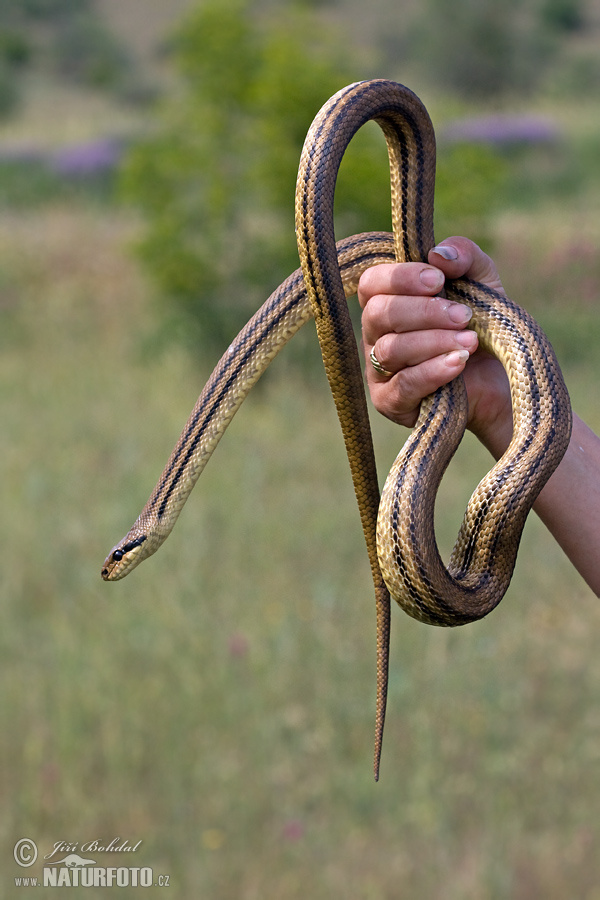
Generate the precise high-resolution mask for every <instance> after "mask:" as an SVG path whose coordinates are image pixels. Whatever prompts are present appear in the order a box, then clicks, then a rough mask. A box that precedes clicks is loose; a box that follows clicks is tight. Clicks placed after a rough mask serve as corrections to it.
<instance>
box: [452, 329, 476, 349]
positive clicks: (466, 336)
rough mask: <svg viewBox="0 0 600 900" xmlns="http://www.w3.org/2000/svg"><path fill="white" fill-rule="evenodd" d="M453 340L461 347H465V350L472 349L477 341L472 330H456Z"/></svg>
mask: <svg viewBox="0 0 600 900" xmlns="http://www.w3.org/2000/svg"><path fill="white" fill-rule="evenodd" d="M454 340H455V341H456V343H457V344H460V345H461V347H465V348H466V349H467V350H474V349H475V345H476V343H477V336H476V334H475V332H474V331H469V330H467V331H456V332H455V333H454Z"/></svg>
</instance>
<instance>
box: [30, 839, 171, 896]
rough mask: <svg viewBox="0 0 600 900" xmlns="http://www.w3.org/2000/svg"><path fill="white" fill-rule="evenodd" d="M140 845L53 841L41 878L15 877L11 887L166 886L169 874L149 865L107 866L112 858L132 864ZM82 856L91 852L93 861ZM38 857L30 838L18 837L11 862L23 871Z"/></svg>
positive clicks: (45, 859)
mask: <svg viewBox="0 0 600 900" xmlns="http://www.w3.org/2000/svg"><path fill="white" fill-rule="evenodd" d="M141 844H142V841H141V840H138V841H137V842H135V843H132V842H130V841H128V840H123V839H122V838H114V839H113V840H111V841H103V840H100V839H95V840H91V841H56V842H55V843H54V846H53V847H52V849H50V850H49V852H47V853H46V854H45V855H44V857H43V860H41V862H42V863H43V870H42V873H41V876H39V875H37V876H36V875H31V874H30V873H29V872H28V873H27V876H24V875H19V876H15V879H14V882H15V887H38V886H39V887H42V886H43V887H58V888H66V887H153V886H155V887H167V886H168V885H169V883H170V877H169V875H155V874H154V871H153V869H152V868H151V867H150V866H140V865H130V866H127V865H114V864H113V865H111V860H114V859H115V856H116V857H117V858H119V859H120V860H121V861H122V862H125V859H127V858H129V860H131V861H132V862H133V858H132V856H131V854H134V853H135V852H136V851H137V850H138V849H139V847H140V846H141ZM82 853H93V854H94V859H91V858H90V857H89V856H87V855H86V856H82V855H80V854H82ZM65 854H66V855H65ZM103 854H106V855H107V856H106V863H105V864H104V865H102V863H100V864H99V863H98V857H99V856H102V855H103ZM123 854H125V856H123ZM38 855H39V854H38V847H37V844H36V843H35V841H32V840H31V839H30V838H21V839H20V840H18V841H17V842H16V844H15V846H14V848H13V856H14V859H15V862H16V863H17V864H18V865H19V866H21V867H22V868H25V869H29V868H30V866H33V864H34V863H35V862H36V860H37V859H38ZM103 862H104V861H103Z"/></svg>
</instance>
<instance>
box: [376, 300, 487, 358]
mask: <svg viewBox="0 0 600 900" xmlns="http://www.w3.org/2000/svg"><path fill="white" fill-rule="evenodd" d="M471 315H472V314H471V310H470V309H469V307H468V306H465V305H464V304H462V303H455V302H453V301H451V300H446V299H445V298H443V297H407V296H396V295H386V294H376V295H375V296H374V297H371V299H370V300H369V302H368V303H367V305H366V306H365V309H364V312H363V315H362V329H363V337H364V340H365V343H367V344H369V345H370V346H372V345H373V344H374V343H375V342H376V341H377V340H378V339H379V338H380V337H381V336H382V335H384V334H388V333H398V334H399V333H403V332H411V331H425V330H427V329H430V328H433V329H435V328H447V329H451V330H457V329H462V328H464V327H465V325H466V324H467V323H468V322H469V320H470V319H471Z"/></svg>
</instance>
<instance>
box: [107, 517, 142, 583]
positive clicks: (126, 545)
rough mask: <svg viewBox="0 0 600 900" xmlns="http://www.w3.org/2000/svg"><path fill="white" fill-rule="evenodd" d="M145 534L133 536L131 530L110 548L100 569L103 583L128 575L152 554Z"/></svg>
mask: <svg viewBox="0 0 600 900" xmlns="http://www.w3.org/2000/svg"><path fill="white" fill-rule="evenodd" d="M146 541H147V536H146V535H145V534H137V535H136V534H134V533H133V529H132V531H130V532H129V534H128V535H127V536H126V537H124V538H123V540H122V541H120V542H119V543H118V544H115V546H114V547H113V548H112V550H111V551H110V553H109V554H108V556H107V557H106V559H105V560H104V565H103V567H102V578H103V579H104V580H105V581H118V580H119V579H120V578H124V577H125V575H128V574H129V572H131V570H132V569H134V568H135V567H136V566H137V565H138V563H141V561H142V560H143V559H146V557H147V556H150V554H151V553H152V552H153V551H152V549H149V548H148V546H147V545H146V546H144V544H146Z"/></svg>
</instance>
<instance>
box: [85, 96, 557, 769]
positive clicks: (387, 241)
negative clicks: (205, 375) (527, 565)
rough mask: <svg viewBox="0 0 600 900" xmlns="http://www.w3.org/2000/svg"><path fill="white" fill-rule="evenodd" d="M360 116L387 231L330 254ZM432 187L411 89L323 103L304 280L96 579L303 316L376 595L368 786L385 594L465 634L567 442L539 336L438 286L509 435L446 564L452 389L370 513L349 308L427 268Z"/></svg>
mask: <svg viewBox="0 0 600 900" xmlns="http://www.w3.org/2000/svg"><path fill="white" fill-rule="evenodd" d="M370 120H375V121H376V122H377V123H378V124H379V125H380V126H381V128H382V130H383V132H384V135H385V138H386V142H387V146H388V151H389V157H390V175H391V192H392V226H393V235H389V234H382V233H369V234H363V235H355V236H354V237H351V238H347V239H346V240H344V241H341V242H340V243H339V244H338V245H337V246H336V242H335V236H334V223H333V200H334V192H335V183H336V177H337V172H338V169H339V165H340V162H341V159H342V156H343V154H344V152H345V150H346V147H347V146H348V144H349V142H350V140H351V139H352V137H353V135H354V134H355V133H356V132H357V131H358V129H359V128H361V127H362V126H363V125H364V124H365V123H366V122H368V121H370ZM434 179H435V137H434V132H433V127H432V125H431V121H430V119H429V116H428V114H427V111H426V110H425V108H424V106H423V105H422V103H421V101H420V100H419V99H418V98H417V97H416V96H415V95H414V94H413V93H412V92H411V91H409V90H408V89H407V88H405V87H403V86H402V85H399V84H396V83H395V82H390V81H384V80H374V81H367V82H360V83H357V84H353V85H350V86H349V87H347V88H344V89H343V90H341V91H340V92H339V93H337V94H336V95H335V96H334V97H332V98H331V99H330V100H329V101H328V102H327V103H326V104H325V105H324V107H323V108H322V109H321V111H320V112H319V113H318V115H317V117H316V119H315V121H314V122H313V124H312V126H311V128H310V131H309V133H308V135H307V138H306V142H305V145H304V149H303V151H302V156H301V161H300V168H299V173H298V182H297V189H296V234H297V240H298V249H299V254H300V261H301V270H298V271H297V272H295V273H294V274H293V275H291V276H290V278H288V279H287V281H285V282H284V283H283V284H282V285H281V286H280V287H279V288H278V289H277V290H276V291H275V292H274V293H273V294H272V295H271V297H269V299H268V300H267V301H266V302H265V304H264V305H263V306H262V307H261V308H260V309H259V311H258V312H257V313H256V315H255V316H254V317H253V318H252V319H251V320H250V321H249V322H248V324H247V325H246V326H245V328H244V329H243V330H242V331H241V332H240V334H239V335H238V336H237V337H236V338H235V340H234V341H233V343H232V344H231V346H230V347H229V349H228V350H227V351H226V352H225V354H224V355H223V357H222V358H221V360H220V362H219V363H218V364H217V366H216V368H215V370H214V372H213V373H212V375H211V377H210V379H209V381H208V382H207V384H206V386H205V388H204V390H203V391H202V394H201V395H200V398H199V399H198V402H197V404H196V406H195V407H194V409H193V411H192V413H191V415H190V418H189V420H188V422H187V424H186V426H185V428H184V430H183V432H182V434H181V436H180V438H179V440H178V442H177V445H176V446H175V449H174V450H173V453H172V455H171V457H170V459H169V461H168V463H167V465H166V467H165V469H164V471H163V474H162V475H161V477H160V479H159V482H158V484H157V485H156V487H155V489H154V491H153V492H152V494H151V496H150V499H149V500H148V502H147V504H146V506H145V507H144V509H143V510H142V512H141V513H140V515H139V517H138V519H137V520H136V522H135V524H134V525H133V527H132V528H131V529H130V531H129V532H128V534H127V535H126V536H125V538H123V540H122V541H120V542H119V543H118V544H117V545H116V546H115V547H114V548H113V549H112V550H111V552H110V553H109V555H108V557H107V558H106V560H105V563H104V566H103V569H102V577H103V578H104V579H105V580H107V581H114V580H116V579H119V578H123V576H125V575H127V574H128V573H129V572H130V571H131V570H132V569H133V568H134V567H135V566H137V565H138V564H139V563H140V562H141V561H142V560H144V559H146V558H147V557H148V556H150V555H151V554H152V553H154V552H155V551H156V550H157V549H158V547H160V545H161V544H162V542H163V541H164V540H165V538H166V537H167V535H168V534H169V533H170V531H171V529H172V528H173V525H174V524H175V521H176V519H177V517H178V515H179V513H180V511H181V508H182V506H183V504H184V503H185V501H186V500H187V497H188V496H189V494H190V491H191V490H192V488H193V486H194V484H195V483H196V481H197V479H198V477H199V475H200V473H201V472H202V469H203V468H204V466H205V465H206V463H207V461H208V459H209V458H210V456H211V455H212V453H213V451H214V449H215V447H216V445H217V443H218V441H219V440H220V438H221V437H222V435H223V433H224V431H225V429H226V428H227V426H228V424H229V422H230V421H231V419H232V417H233V415H234V414H235V412H236V410H237V409H238V408H239V407H240V405H241V403H242V402H243V400H244V398H245V397H246V395H247V394H248V392H249V391H250V389H251V388H252V386H253V385H254V384H255V383H256V381H257V380H258V379H259V378H260V376H261V374H262V373H263V372H264V371H265V369H266V368H267V366H268V365H269V363H270V362H271V360H272V359H273V358H274V357H275V356H276V354H277V353H278V352H279V351H280V350H281V349H282V347H283V346H284V345H285V344H286V343H287V341H288V340H289V339H290V338H291V337H292V336H293V335H294V334H295V333H296V331H298V329H299V328H301V327H302V325H304V324H305V323H306V322H307V321H308V320H309V319H310V318H311V317H313V318H314V319H315V322H316V326H317V334H318V337H319V342H320V345H321V351H322V355H323V361H324V364H325V370H326V373H327V377H328V379H329V384H330V387H331V391H332V394H333V397H334V401H335V404H336V407H337V411H338V416H339V420H340V424H341V426H342V432H343V435H344V440H345V443H346V449H347V454H348V459H349V462H350V468H351V472H352V479H353V483H354V488H355V492H356V497H357V501H358V507H359V512H360V517H361V522H362V527H363V531H364V535H365V540H366V544H367V550H368V554H369V560H370V564H371V571H372V575H373V581H374V585H375V594H376V608H377V711H376V739H375V776H376V778H377V777H378V773H379V761H380V755H381V743H382V736H383V725H384V718H385V705H386V696H387V673H388V650H389V630H390V594H391V596H392V597H393V598H394V599H395V600H396V601H397V602H398V603H399V604H400V605H401V606H402V607H403V608H404V609H405V610H406V612H408V613H409V615H411V616H413V617H415V618H417V619H420V620H421V621H424V622H428V623H430V624H435V625H446V626H453V625H461V624H464V623H466V622H471V621H473V620H475V619H478V618H481V617H483V616H485V615H486V614H487V613H488V612H489V611H490V610H491V609H493V608H494V607H495V606H496V605H497V604H498V603H499V602H500V600H501V599H502V597H503V596H504V593H505V592H506V589H507V588H508V585H509V583H510V579H511V576H512V572H513V569H514V565H515V561H516V555H517V550H518V546H519V541H520V538H521V533H522V530H523V526H524V524H525V519H526V517H527V514H528V512H529V510H530V509H531V506H532V505H533V503H534V501H535V499H536V497H537V496H538V494H539V492H540V490H541V489H542V487H543V486H544V484H545V483H546V481H547V480H548V478H549V477H550V475H551V474H552V472H553V471H554V469H555V468H556V466H557V465H558V463H559V462H560V460H561V459H562V456H563V455H564V452H565V450H566V448H567V445H568V442H569V437H570V431H571V406H570V402H569V397H568V393H567V390H566V387H565V385H564V381H563V378H562V375H561V372H560V368H559V366H558V363H557V361H556V357H555V355H554V352H553V350H552V347H551V345H550V343H549V341H548V339H547V338H546V336H545V335H544V333H543V332H542V330H541V329H540V327H539V325H537V323H536V322H535V321H534V320H533V319H532V318H531V316H530V315H529V314H528V313H526V312H525V311H524V310H522V309H521V308H520V307H518V306H517V305H516V304H515V303H513V302H512V301H510V300H509V299H507V298H506V297H505V296H504V295H503V294H500V293H498V292H496V291H493V290H491V289H490V288H488V287H487V286H485V285H482V284H477V283H474V282H470V281H467V280H461V281H456V282H448V283H447V285H446V294H447V296H448V297H449V298H450V299H455V300H458V301H459V302H461V303H464V304H467V305H469V306H470V307H471V309H472V311H473V318H472V320H471V323H470V327H472V328H474V330H475V331H476V332H477V334H478V337H479V342H480V346H482V347H483V348H484V349H486V350H489V351H490V352H492V353H494V355H495V356H497V357H498V359H500V360H501V362H502V363H503V365H504V367H505V369H506V372H507V375H508V379H509V382H510V386H511V396H512V406H513V421H514V433H513V438H512V441H511V444H510V447H509V448H508V450H507V452H506V453H505V454H504V456H503V457H502V459H500V460H499V462H498V463H497V464H496V465H495V466H494V467H493V468H492V469H491V471H490V472H489V473H488V474H487V475H486V476H485V477H484V478H483V479H482V481H481V482H480V484H479V485H478V487H477V488H476V489H475V492H474V493H473V496H472V497H471V500H470V501H469V504H468V506H467V510H466V512H465V517H464V520H463V524H462V526H461V529H460V532H459V536H458V539H457V542H456V545H455V547H454V550H453V553H452V556H451V559H450V563H449V565H448V566H447V567H446V566H445V565H444V564H443V562H442V560H441V558H440V555H439V552H438V549H437V545H436V540H435V534H434V529H433V508H434V502H435V495H436V492H437V488H438V486H439V482H440V480H441V477H442V475H443V472H444V470H445V468H446V466H447V464H448V462H449V460H450V458H451V457H452V455H453V453H454V451H455V449H456V447H457V446H458V444H459V442H460V440H461V437H462V435H463V433H464V429H465V425H466V418H467V398H466V391H465V388H464V384H463V380H462V377H460V378H458V379H455V381H453V382H451V384H449V385H447V386H445V387H442V388H441V389H440V390H438V391H436V393H435V394H433V395H431V396H430V397H428V398H426V399H425V400H424V401H423V402H422V404H421V410H420V415H419V419H418V421H417V424H416V426H415V428H414V430H413V432H412V434H411V436H410V437H409V439H408V441H407V443H406V444H405V446H404V447H403V449H402V450H401V451H400V454H399V455H398V457H397V459H396V461H395V463H394V466H393V467H392V470H391V472H390V474H389V475H388V478H387V481H386V483H385V487H384V489H383V493H382V497H381V501H380V496H379V485H378V480H377V471H376V466H375V457H374V452H373V445H372V439H371V429H370V425H369V417H368V411H367V403H366V396H365V388H364V382H363V376H362V366H361V362H360V358H359V353H358V348H357V343H356V338H355V336H354V332H353V329H352V325H351V322H350V317H349V313H348V306H347V300H346V298H347V297H348V296H350V295H351V294H353V293H355V291H356V287H357V284H358V279H359V278H360V275H361V274H362V272H363V271H365V269H367V268H368V267H370V266H372V265H376V264H377V263H380V262H390V261H393V260H397V261H398V262H404V261H418V260H422V261H426V260H427V254H428V251H429V250H430V249H431V248H432V247H433V246H434V237H433V198H434Z"/></svg>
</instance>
